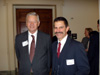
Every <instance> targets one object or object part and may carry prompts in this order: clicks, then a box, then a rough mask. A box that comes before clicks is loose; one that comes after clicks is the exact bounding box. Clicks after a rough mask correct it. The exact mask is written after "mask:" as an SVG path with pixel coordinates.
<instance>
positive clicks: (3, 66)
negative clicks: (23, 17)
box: [0, 0, 8, 71]
mask: <svg viewBox="0 0 100 75" xmlns="http://www.w3.org/2000/svg"><path fill="white" fill-rule="evenodd" d="M6 12H7V10H6V6H5V4H4V1H3V0H0V71H1V70H8V46H7V13H6Z"/></svg>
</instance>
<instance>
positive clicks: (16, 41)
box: [15, 36, 20, 60]
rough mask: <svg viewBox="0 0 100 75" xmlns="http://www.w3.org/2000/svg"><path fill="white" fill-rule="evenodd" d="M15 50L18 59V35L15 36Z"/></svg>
mask: <svg viewBox="0 0 100 75" xmlns="http://www.w3.org/2000/svg"><path fill="white" fill-rule="evenodd" d="M15 52H16V56H17V59H18V60H19V59H20V53H19V47H18V36H16V38H15Z"/></svg>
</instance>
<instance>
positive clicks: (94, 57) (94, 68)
mask: <svg viewBox="0 0 100 75" xmlns="http://www.w3.org/2000/svg"><path fill="white" fill-rule="evenodd" d="M97 29H98V31H99V20H98V21H97ZM87 55H88V59H89V64H90V73H89V75H99V32H97V31H93V32H91V33H90V44H89V51H88V54H87Z"/></svg>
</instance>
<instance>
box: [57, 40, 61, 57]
mask: <svg viewBox="0 0 100 75" xmlns="http://www.w3.org/2000/svg"><path fill="white" fill-rule="evenodd" d="M60 47H61V43H60V42H59V43H58V50H57V56H58V58H59V56H60Z"/></svg>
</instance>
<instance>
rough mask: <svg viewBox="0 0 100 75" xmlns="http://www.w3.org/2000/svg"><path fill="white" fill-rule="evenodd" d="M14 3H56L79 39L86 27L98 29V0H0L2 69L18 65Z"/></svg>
mask: <svg viewBox="0 0 100 75" xmlns="http://www.w3.org/2000/svg"><path fill="white" fill-rule="evenodd" d="M62 3H63V4H62ZM14 4H24V5H25V4H28V5H29V4H31V5H32V4H33V5H34V4H35V5H40V4H41V5H56V16H64V17H66V18H67V19H68V21H69V25H70V28H71V30H72V33H77V34H78V39H77V40H79V41H80V40H81V38H82V37H83V36H84V28H85V27H92V28H93V29H95V30H96V26H95V25H96V21H97V19H98V16H99V15H98V14H99V12H98V11H99V10H98V5H97V4H98V2H97V1H96V0H94V1H91V0H90V1H87V0H81V1H79V0H76V1H75V0H65V1H64V2H63V1H61V0H36V1H35V0H28V1H27V0H0V71H4V70H14V69H15V67H16V61H15V51H14V39H15V34H16V33H15V32H14V17H13V5H14ZM71 18H73V19H71Z"/></svg>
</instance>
